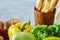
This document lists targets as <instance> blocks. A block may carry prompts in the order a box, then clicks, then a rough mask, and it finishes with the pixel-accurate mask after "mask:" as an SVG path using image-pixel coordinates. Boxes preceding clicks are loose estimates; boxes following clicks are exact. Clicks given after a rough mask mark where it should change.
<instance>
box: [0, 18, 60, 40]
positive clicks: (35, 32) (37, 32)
mask: <svg viewBox="0 0 60 40" xmlns="http://www.w3.org/2000/svg"><path fill="white" fill-rule="evenodd" d="M13 20H14V21H15V22H13V21H12V20H9V21H7V23H8V24H10V25H8V24H7V25H8V27H7V26H5V27H7V28H5V30H4V31H2V30H0V31H2V32H1V33H3V34H1V33H0V40H48V39H50V40H51V39H52V38H53V40H54V39H55V38H56V40H60V24H54V25H50V26H47V25H37V26H35V27H33V28H32V26H31V25H30V23H31V22H30V21H27V22H25V23H22V22H21V21H16V20H19V19H13ZM10 21H12V22H13V23H12V24H11V22H10ZM0 27H1V28H2V26H0Z"/></svg>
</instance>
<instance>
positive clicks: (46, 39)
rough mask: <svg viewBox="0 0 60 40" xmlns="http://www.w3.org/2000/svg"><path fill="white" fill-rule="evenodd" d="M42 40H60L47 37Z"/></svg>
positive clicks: (59, 39)
mask: <svg viewBox="0 0 60 40" xmlns="http://www.w3.org/2000/svg"><path fill="white" fill-rule="evenodd" d="M44 40H60V38H58V37H48V38H45V39H44Z"/></svg>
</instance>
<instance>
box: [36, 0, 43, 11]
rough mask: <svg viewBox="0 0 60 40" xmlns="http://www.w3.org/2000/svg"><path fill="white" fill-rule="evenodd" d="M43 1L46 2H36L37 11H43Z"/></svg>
mask: <svg viewBox="0 0 60 40" xmlns="http://www.w3.org/2000/svg"><path fill="white" fill-rule="evenodd" d="M43 1H44V0H37V2H36V9H37V10H39V11H40V10H41V7H42V4H43Z"/></svg>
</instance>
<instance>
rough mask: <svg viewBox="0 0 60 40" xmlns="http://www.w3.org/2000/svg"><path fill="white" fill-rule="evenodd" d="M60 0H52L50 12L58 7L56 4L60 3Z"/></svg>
mask: <svg viewBox="0 0 60 40" xmlns="http://www.w3.org/2000/svg"><path fill="white" fill-rule="evenodd" d="M58 1H59V0H51V4H50V7H49V11H50V12H53V11H54V9H55V8H56V5H57V3H58Z"/></svg>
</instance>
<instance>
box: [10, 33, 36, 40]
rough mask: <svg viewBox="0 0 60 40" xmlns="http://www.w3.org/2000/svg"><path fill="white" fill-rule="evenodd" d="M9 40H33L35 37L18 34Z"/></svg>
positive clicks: (28, 34) (29, 34)
mask: <svg viewBox="0 0 60 40" xmlns="http://www.w3.org/2000/svg"><path fill="white" fill-rule="evenodd" d="M10 40H35V37H34V35H33V34H31V33H26V32H19V33H16V34H14V35H13V36H12V37H11V38H10Z"/></svg>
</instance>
